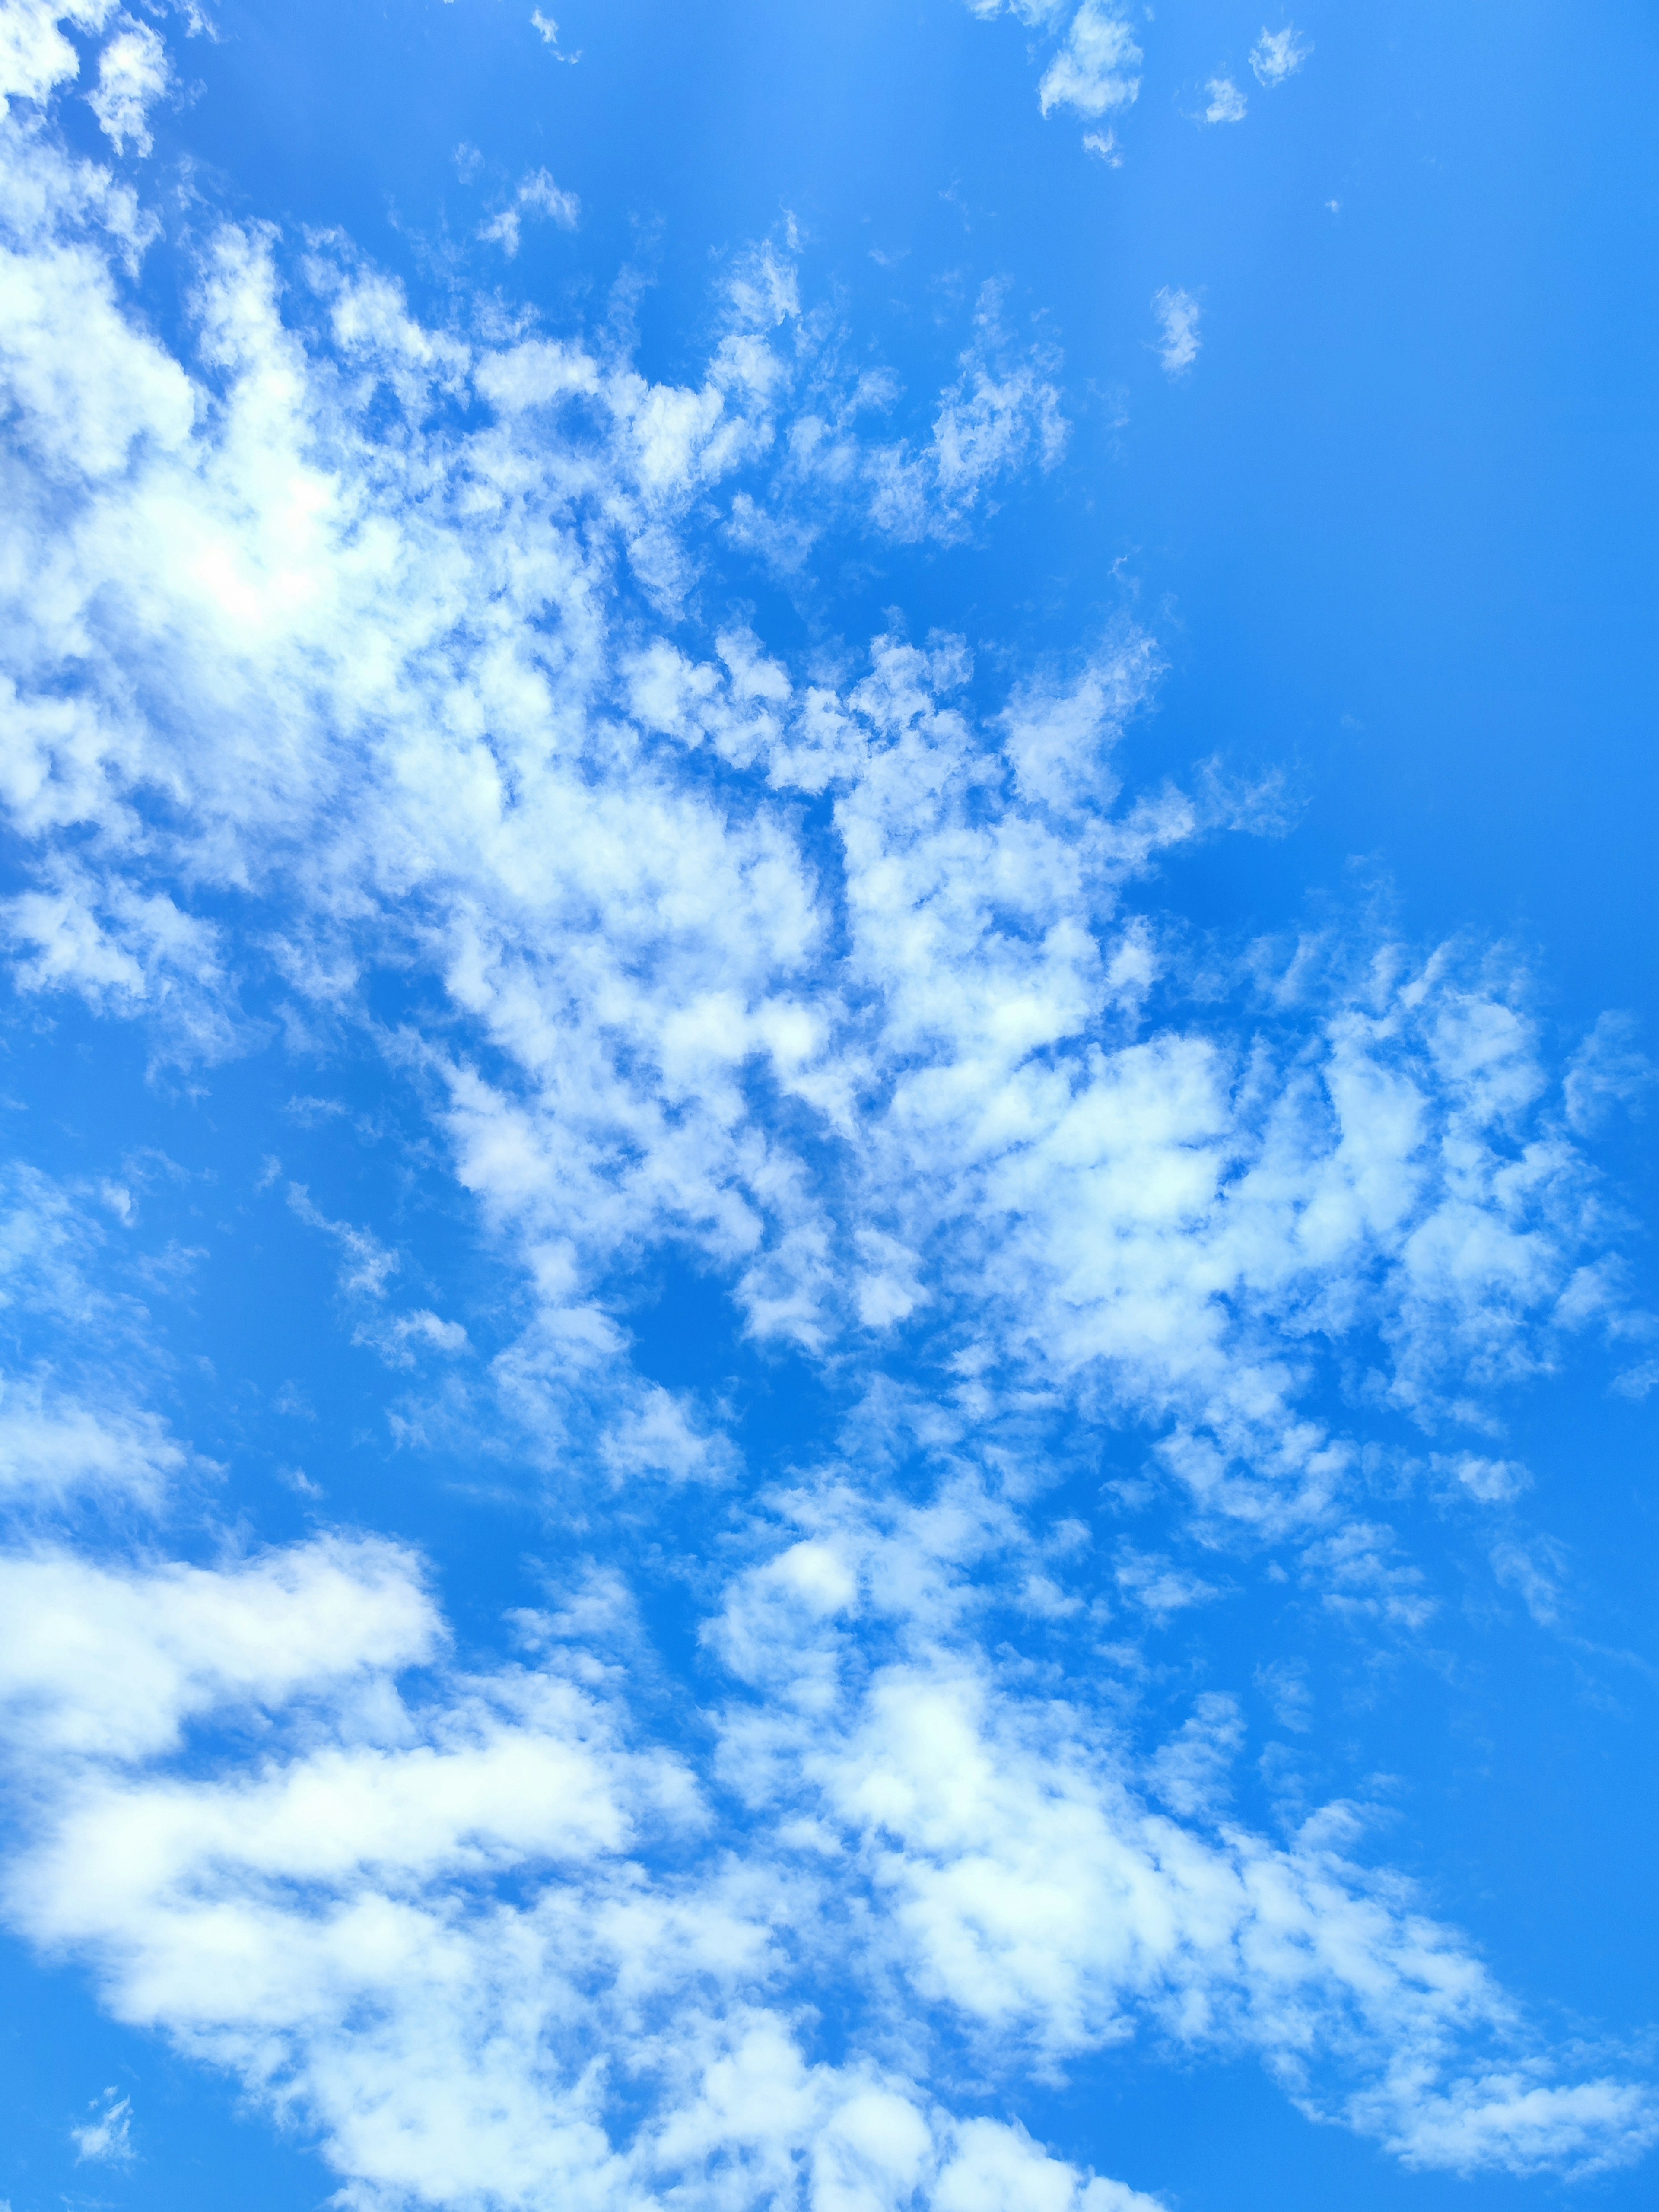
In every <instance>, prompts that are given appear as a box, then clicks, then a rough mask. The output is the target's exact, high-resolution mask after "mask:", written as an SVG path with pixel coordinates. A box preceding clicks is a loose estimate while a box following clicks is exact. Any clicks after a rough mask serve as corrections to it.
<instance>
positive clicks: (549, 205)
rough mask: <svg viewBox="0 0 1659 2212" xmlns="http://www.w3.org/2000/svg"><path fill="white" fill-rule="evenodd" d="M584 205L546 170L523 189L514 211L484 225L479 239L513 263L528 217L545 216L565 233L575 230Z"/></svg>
mask: <svg viewBox="0 0 1659 2212" xmlns="http://www.w3.org/2000/svg"><path fill="white" fill-rule="evenodd" d="M581 210H582V204H581V202H580V200H579V199H578V198H577V197H576V195H575V193H574V192H565V191H560V189H559V187H558V186H557V185H556V184H555V183H554V181H553V179H552V178H551V177H550V176H549V174H548V173H547V171H546V170H545V169H537V170H535V171H534V172H533V173H532V174H531V175H530V176H527V177H526V179H525V180H524V182H523V183H522V184H521V185H520V186H519V189H518V191H516V192H515V193H514V194H513V204H512V205H511V206H510V207H506V208H503V209H502V210H501V213H500V214H499V215H498V216H495V218H494V219H493V220H492V221H491V222H487V223H485V224H484V225H483V228H482V229H481V230H480V231H479V233H478V236H479V237H480V238H481V239H483V240H484V241H485V243H486V244H488V245H491V246H500V247H501V251H502V252H503V253H505V254H506V256H507V259H508V260H509V261H511V260H512V259H513V257H514V256H515V255H516V253H517V252H518V251H519V246H520V239H521V235H522V224H523V220H524V218H525V216H545V217H546V218H547V220H548V221H549V222H556V223H557V224H558V225H559V227H560V228H561V229H562V230H574V228H576V224H577V222H578V220H579V219H580V215H581Z"/></svg>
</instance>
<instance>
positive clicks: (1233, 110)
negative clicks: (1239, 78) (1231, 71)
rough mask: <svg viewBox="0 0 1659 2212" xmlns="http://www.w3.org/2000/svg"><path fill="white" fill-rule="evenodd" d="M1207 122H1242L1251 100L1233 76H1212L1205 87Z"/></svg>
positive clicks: (1205, 116)
mask: <svg viewBox="0 0 1659 2212" xmlns="http://www.w3.org/2000/svg"><path fill="white" fill-rule="evenodd" d="M1204 90H1205V93H1206V95H1207V99H1206V106H1205V109H1204V120H1205V121H1206V123H1242V122H1243V120H1244V117H1245V113H1246V111H1247V110H1248V108H1249V101H1248V100H1246V99H1245V97H1244V95H1243V93H1242V92H1241V91H1240V90H1239V88H1238V87H1237V85H1236V84H1235V83H1234V82H1233V81H1232V79H1231V77H1227V76H1212V78H1211V79H1210V81H1209V82H1208V83H1207V84H1206V86H1205V88H1204Z"/></svg>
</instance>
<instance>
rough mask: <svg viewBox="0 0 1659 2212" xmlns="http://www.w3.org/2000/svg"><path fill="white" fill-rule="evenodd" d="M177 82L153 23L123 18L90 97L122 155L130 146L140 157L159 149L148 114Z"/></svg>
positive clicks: (103, 128) (106, 49) (105, 51)
mask: <svg viewBox="0 0 1659 2212" xmlns="http://www.w3.org/2000/svg"><path fill="white" fill-rule="evenodd" d="M172 82H173V70H172V64H170V63H169V61H168V59H167V48H166V46H163V45H162V43H161V40H160V38H158V37H157V35H156V33H155V32H154V31H153V30H152V29H151V28H150V27H149V24H148V23H141V22H139V21H137V20H136V19H135V18H134V17H133V16H131V15H123V16H121V17H120V18H119V19H118V22H117V27H116V30H115V35H114V36H113V37H112V39H111V40H109V42H108V44H107V45H106V46H105V47H104V49H103V51H102V52H101V53H100V55H99V57H98V83H97V87H96V88H95V89H94V91H93V92H91V93H89V94H88V105H89V106H91V109H92V112H93V113H94V115H95V116H96V117H97V118H98V123H99V127H100V130H101V131H103V133H104V135H105V137H106V138H107V139H108V140H109V142H110V143H111V145H112V146H113V147H114V149H115V150H116V152H117V153H118V154H125V152H126V151H127V149H128V148H129V146H131V149H132V151H133V152H134V153H135V154H148V153H149V149H150V148H151V146H152V144H153V143H155V142H154V140H153V138H152V137H151V135H150V130H149V120H148V118H149V111H150V109H151V108H152V107H153V106H155V102H156V101H157V100H159V99H160V98H161V95H162V94H163V93H165V92H166V91H167V88H168V86H169V85H170V84H171V83H172Z"/></svg>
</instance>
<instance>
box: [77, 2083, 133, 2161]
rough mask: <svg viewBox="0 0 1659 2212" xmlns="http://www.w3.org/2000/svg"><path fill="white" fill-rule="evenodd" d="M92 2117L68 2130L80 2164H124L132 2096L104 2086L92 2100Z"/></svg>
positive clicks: (129, 2154)
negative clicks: (104, 2088) (100, 2093)
mask: <svg viewBox="0 0 1659 2212" xmlns="http://www.w3.org/2000/svg"><path fill="white" fill-rule="evenodd" d="M92 2114H93V2116H92V2118H90V2119H88V2120H84V2121H82V2124H81V2125H80V2126H79V2127H74V2128H71V2129H70V2142H72V2143H73V2144H74V2145H75V2155H76V2160H77V2161H79V2162H80V2163H81V2164H82V2165H86V2164H98V2165H104V2166H128V2165H131V2161H132V2100H131V2098H130V2097H123V2096H121V2095H120V2094H119V2093H118V2092H117V2091H116V2090H114V2089H106V2090H105V2091H104V2093H103V2094H102V2096H101V2097H94V2100H93V2102H92Z"/></svg>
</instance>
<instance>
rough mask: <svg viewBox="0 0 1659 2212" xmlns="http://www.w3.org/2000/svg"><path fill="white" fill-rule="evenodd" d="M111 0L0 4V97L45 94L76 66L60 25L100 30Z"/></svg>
mask: <svg viewBox="0 0 1659 2212" xmlns="http://www.w3.org/2000/svg"><path fill="white" fill-rule="evenodd" d="M113 6H114V0H79V4H74V0H71V4H70V5H68V6H64V5H61V4H59V0H7V5H6V6H5V8H4V9H0V97H3V98H4V99H5V100H8V101H10V100H19V99H21V100H45V99H46V96H47V95H48V94H49V93H50V92H51V91H52V88H53V87H54V86H55V85H59V84H62V83H63V82H64V80H65V79H66V78H70V77H74V76H77V75H78V74H79V72H80V67H81V58H80V56H79V55H78V54H77V53H76V51H75V48H74V47H73V46H71V45H70V42H69V40H67V39H66V38H65V37H64V34H63V32H62V31H61V30H60V29H59V28H58V26H59V24H61V23H72V24H73V25H74V26H75V27H76V30H77V31H81V32H84V33H88V34H93V33H97V32H99V31H100V30H102V28H103V27H104V25H105V24H106V22H107V21H109V18H110V15H111V13H112V9H113Z"/></svg>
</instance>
